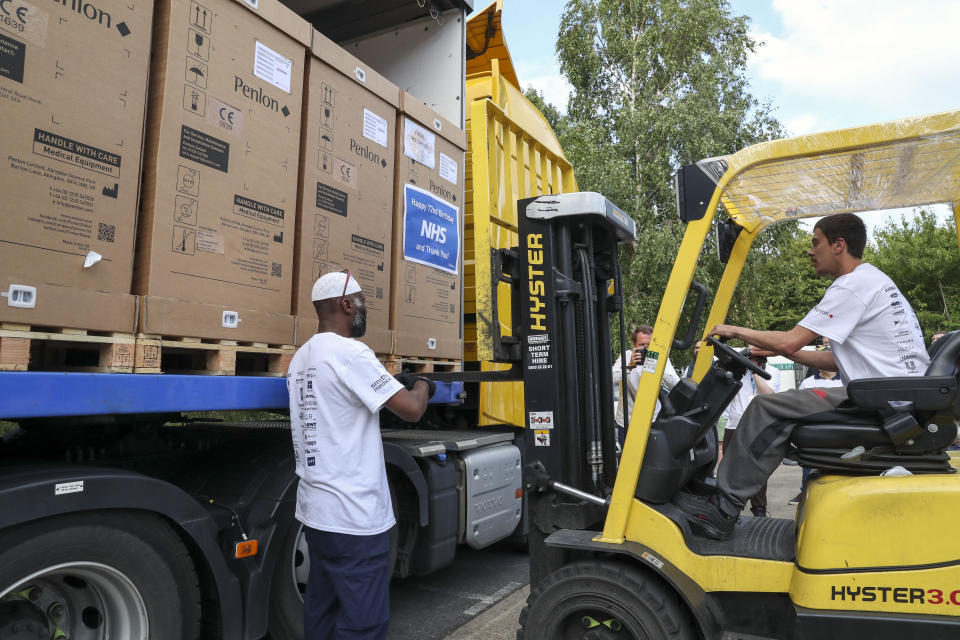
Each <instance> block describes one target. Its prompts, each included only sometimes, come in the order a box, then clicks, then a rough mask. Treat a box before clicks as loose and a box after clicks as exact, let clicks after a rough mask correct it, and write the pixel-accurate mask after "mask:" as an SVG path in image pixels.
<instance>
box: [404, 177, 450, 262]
mask: <svg viewBox="0 0 960 640" xmlns="http://www.w3.org/2000/svg"><path fill="white" fill-rule="evenodd" d="M403 257H404V259H405V260H409V261H410V262H417V263H419V264H425V265H427V266H429V267H434V268H435V269H440V270H441V271H446V272H447V273H452V274H454V275H456V273H457V269H458V266H459V264H460V209H459V208H458V207H455V206H453V205H452V204H450V203H449V202H447V201H446V200H442V199H440V198H438V197H437V196H435V195H433V194H432V193H430V192H429V191H425V190H424V189H421V188H419V187H415V186H413V185H412V184H407V185H404V187H403Z"/></svg>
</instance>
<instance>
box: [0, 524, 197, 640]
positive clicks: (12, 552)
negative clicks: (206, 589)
mask: <svg viewBox="0 0 960 640" xmlns="http://www.w3.org/2000/svg"><path fill="white" fill-rule="evenodd" d="M0 550H2V551H0V638H4V639H9V640H33V639H34V638H70V640H147V639H148V638H164V639H170V640H196V638H198V637H199V635H200V587H199V583H198V579H197V574H196V571H195V570H194V566H193V562H192V561H191V559H190V555H189V553H188V551H187V549H186V547H185V546H184V545H183V542H182V541H181V540H180V538H179V537H177V534H176V533H175V532H174V531H173V530H172V529H171V528H170V526H169V525H168V524H167V523H166V522H165V521H164V520H162V519H161V518H159V517H156V516H152V515H148V514H134V513H131V512H97V513H77V514H70V515H65V516H60V517H56V518H47V519H44V520H40V521H37V522H32V523H29V524H26V525H22V526H18V527H14V528H12V529H10V530H8V531H5V532H3V533H2V534H0Z"/></svg>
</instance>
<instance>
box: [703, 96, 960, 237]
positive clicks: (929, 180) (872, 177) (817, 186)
mask: <svg viewBox="0 0 960 640" xmlns="http://www.w3.org/2000/svg"><path fill="white" fill-rule="evenodd" d="M727 160H728V163H729V167H728V169H727V170H726V171H725V172H724V174H723V176H722V177H721V178H720V181H719V182H718V184H717V188H718V191H720V203H721V204H722V205H723V207H724V209H725V210H726V211H727V213H729V214H730V216H731V217H732V218H733V219H734V220H735V221H736V222H737V223H738V224H739V225H740V226H742V227H744V228H745V229H746V230H747V231H755V230H756V229H757V228H758V227H766V226H768V225H770V224H773V223H776V222H780V221H782V220H788V219H798V218H808V217H814V216H824V215H829V214H832V213H845V212H852V213H856V212H858V211H876V210H882V209H896V208H900V207H915V206H924V205H930V204H937V203H950V204H951V205H953V204H955V203H957V202H958V201H960V111H948V112H945V113H939V114H934V115H930V116H923V117H915V118H905V119H903V120H895V121H892V122H884V123H881V124H874V125H869V126H864V127H854V128H850V129H842V130H839V131H830V132H827V133H819V134H811V135H806V136H800V137H797V138H788V139H783V140H773V141H771V142H764V143H761V144H757V145H754V146H751V147H747V148H746V149H743V150H742V151H739V152H737V153H735V154H733V155H731V156H729V157H728V158H727ZM711 212H712V209H711V210H709V211H708V215H709V214H710V213H711Z"/></svg>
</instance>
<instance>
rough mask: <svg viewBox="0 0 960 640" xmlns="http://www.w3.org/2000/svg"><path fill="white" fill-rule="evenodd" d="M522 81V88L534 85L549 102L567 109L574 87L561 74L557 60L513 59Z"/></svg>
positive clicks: (561, 108) (564, 110)
mask: <svg viewBox="0 0 960 640" xmlns="http://www.w3.org/2000/svg"><path fill="white" fill-rule="evenodd" d="M513 64H514V69H515V70H516V72H517V79H518V80H519V81H520V88H522V89H526V88H528V87H533V88H534V89H536V90H537V91H539V92H540V93H542V94H543V97H544V98H545V99H546V101H547V102H549V103H550V104H552V105H553V106H555V107H556V108H557V109H559V110H560V111H561V112H563V113H565V112H566V111H567V100H568V99H569V97H570V92H571V91H573V87H572V86H571V85H570V83H569V82H567V80H566V78H564V77H563V76H562V75H560V67H559V65H557V62H556V61H555V60H549V59H546V60H545V59H540V60H535V61H524V62H519V61H517V60H516V59H514V61H513Z"/></svg>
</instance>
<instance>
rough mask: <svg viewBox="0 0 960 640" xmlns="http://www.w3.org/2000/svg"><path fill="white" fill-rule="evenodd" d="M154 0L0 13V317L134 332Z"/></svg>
mask: <svg viewBox="0 0 960 640" xmlns="http://www.w3.org/2000/svg"><path fill="white" fill-rule="evenodd" d="M152 13H153V3H152V2H136V3H128V2H122V1H121V0H89V1H87V0H57V1H56V2H48V3H45V4H40V3H36V2H30V3H27V2H22V1H20V0H11V1H10V2H5V3H4V6H3V11H2V12H0V112H2V113H3V117H2V118H0V141H2V145H0V146H2V148H3V156H4V157H3V159H2V163H0V192H2V193H3V204H2V205H0V206H2V213H3V216H2V219H3V226H2V228H0V295H3V297H2V298H0V321H2V322H5V323H12V324H24V325H46V326H58V327H74V328H83V329H93V330H100V331H117V332H133V331H134V329H135V327H136V303H137V300H136V298H135V297H134V296H132V295H130V274H131V271H132V268H133V246H134V230H135V226H136V219H137V193H138V187H139V184H140V158H141V143H142V139H143V123H144V110H145V107H146V100H147V70H148V67H149V64H150V23H151V19H152Z"/></svg>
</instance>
